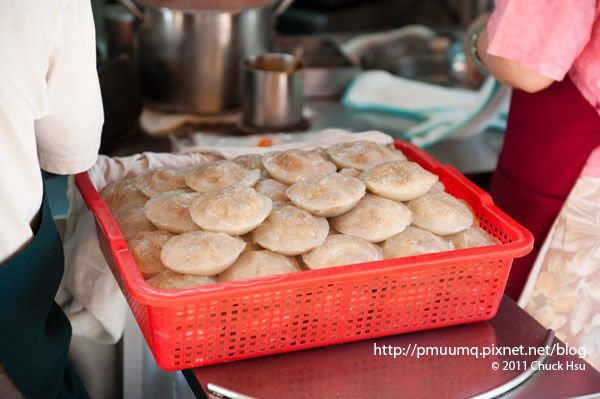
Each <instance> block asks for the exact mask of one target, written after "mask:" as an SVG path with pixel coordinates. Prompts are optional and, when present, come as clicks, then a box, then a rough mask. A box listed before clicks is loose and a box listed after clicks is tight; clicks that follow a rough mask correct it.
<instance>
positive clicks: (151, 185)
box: [136, 168, 187, 197]
mask: <svg viewBox="0 0 600 399" xmlns="http://www.w3.org/2000/svg"><path fill="white" fill-rule="evenodd" d="M186 173H187V169H172V168H154V169H149V170H147V171H145V172H144V173H142V174H140V175H139V176H138V177H137V178H136V184H137V186H138V187H139V188H140V190H141V191H142V192H143V193H144V194H146V195H147V196H148V197H153V196H155V195H156V194H159V193H165V192H168V191H177V190H184V189H185V188H187V186H186V184H185V175H186Z"/></svg>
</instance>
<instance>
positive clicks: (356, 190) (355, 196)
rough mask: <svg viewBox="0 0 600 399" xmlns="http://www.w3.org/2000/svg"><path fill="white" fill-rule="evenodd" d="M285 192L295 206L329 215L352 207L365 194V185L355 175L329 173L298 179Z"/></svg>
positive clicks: (313, 212)
mask: <svg viewBox="0 0 600 399" xmlns="http://www.w3.org/2000/svg"><path fill="white" fill-rule="evenodd" d="M285 194H286V195H287V196H288V198H289V199H290V200H291V201H292V202H293V203H294V205H296V206H297V207H299V208H302V209H306V210H307V211H309V212H311V213H312V214H314V215H318V216H324V217H331V216H337V215H341V214H342V213H344V212H347V211H349V210H350V209H352V208H353V207H354V206H355V205H356V204H357V203H358V201H360V199H361V198H362V197H363V196H364V195H365V185H364V183H363V182H361V181H360V180H359V179H357V178H355V177H352V176H348V175H343V174H341V173H331V174H328V175H322V176H317V177H313V178H310V179H304V180H300V181H299V182H297V183H294V184H293V185H291V186H290V187H289V188H288V189H287V190H286V191H285Z"/></svg>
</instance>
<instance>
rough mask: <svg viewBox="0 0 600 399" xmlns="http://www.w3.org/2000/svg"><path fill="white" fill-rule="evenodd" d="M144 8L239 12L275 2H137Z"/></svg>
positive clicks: (211, 0)
mask: <svg viewBox="0 0 600 399" xmlns="http://www.w3.org/2000/svg"><path fill="white" fill-rule="evenodd" d="M137 2H138V3H139V4H140V5H142V6H149V7H164V8H175V9H183V10H237V9H245V8H255V7H262V6H265V5H269V4H273V3H274V1H273V0H137Z"/></svg>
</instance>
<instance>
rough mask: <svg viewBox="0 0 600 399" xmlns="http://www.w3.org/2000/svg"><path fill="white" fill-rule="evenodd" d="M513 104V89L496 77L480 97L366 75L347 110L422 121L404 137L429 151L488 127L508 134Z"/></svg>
mask: <svg viewBox="0 0 600 399" xmlns="http://www.w3.org/2000/svg"><path fill="white" fill-rule="evenodd" d="M507 100H508V89H507V88H505V87H503V86H502V85H501V84H500V83H498V82H497V81H496V80H495V79H494V78H493V77H489V78H487V79H486V81H485V82H484V83H483V85H482V86H481V88H480V89H479V90H477V91H474V90H467V89H459V88H451V87H443V86H439V85H434V84H428V83H422V82H417V81H414V80H410V79H405V78H402V77H399V76H394V75H392V74H390V73H388V72H385V71H366V72H363V73H361V74H359V75H358V76H357V77H356V78H355V79H354V81H353V82H352V83H351V84H350V86H349V87H348V89H347V90H346V93H345V94H344V97H343V98H342V104H343V105H344V106H346V107H349V108H352V109H356V110H362V111H371V112H378V113H385V114H389V115H396V116H399V117H408V118H412V119H415V120H418V121H420V123H419V124H417V125H416V126H413V127H412V128H410V129H408V130H407V131H406V132H404V137H403V138H405V139H407V140H410V141H411V142H413V143H414V144H416V145H418V146H421V147H427V146H430V145H432V144H435V143H437V142H438V141H440V140H442V139H444V138H447V137H451V136H454V137H466V136H469V135H472V134H476V133H479V132H481V131H483V130H484V129H485V128H486V127H488V126H493V127H496V128H500V129H502V128H504V127H505V119H504V115H505V113H506V109H507V106H508V101H507Z"/></svg>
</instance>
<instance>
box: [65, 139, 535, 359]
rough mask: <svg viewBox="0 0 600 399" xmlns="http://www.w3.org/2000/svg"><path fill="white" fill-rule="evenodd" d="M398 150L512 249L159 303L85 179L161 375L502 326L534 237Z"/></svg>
mask: <svg viewBox="0 0 600 399" xmlns="http://www.w3.org/2000/svg"><path fill="white" fill-rule="evenodd" d="M395 146H396V148H398V149H400V150H401V151H402V152H404V154H405V155H406V156H407V157H408V159H409V160H412V161H415V162H417V163H419V164H420V165H421V166H422V167H424V168H425V169H427V170H429V171H431V172H432V173H435V174H437V175H438V176H439V177H440V180H441V182H442V183H443V184H444V185H445V187H446V191H447V192H449V193H450V194H452V195H454V196H455V197H457V198H460V199H463V200H464V201H466V202H467V203H468V204H469V205H470V206H471V208H472V210H473V212H474V214H475V216H476V218H477V220H478V221H479V225H480V226H481V227H482V228H483V229H485V230H486V231H488V232H489V233H490V234H492V235H493V236H495V237H496V238H497V239H498V240H499V241H500V242H501V244H498V245H494V246H488V247H481V248H470V249H463V250H456V251H452V252H442V253H435V254H430V255H420V256H412V257H407V258H401V259H387V260H383V261H378V262H370V263H361V264H355V265H348V266H341V267H334V268H328V269H321V270H312V271H304V272H299V273H292V274H288V275H280V276H270V277H263V278H259V279H253V280H247V281H234V282H229V283H224V284H215V285H212V286H203V287H196V288H190V289H185V290H177V291H160V290H157V289H155V288H153V287H151V286H149V285H148V284H146V283H145V281H144V279H143V278H142V276H141V274H140V273H139V271H138V268H137V266H136V264H135V262H134V260H133V258H132V256H131V254H130V253H129V250H128V248H127V244H126V242H125V239H124V238H123V235H122V234H121V231H120V230H119V228H118V226H117V224H116V223H115V221H114V219H113V218H112V216H111V214H110V211H109V210H108V208H107V206H106V204H105V203H104V202H103V201H102V199H101V198H100V196H99V194H98V192H97V191H96V189H95V188H94V186H93V185H92V183H91V181H90V179H89V177H88V175H87V173H81V174H78V175H77V176H76V177H75V181H76V184H77V187H78V188H79V191H80V192H81V194H82V196H83V198H84V200H85V202H86V204H87V206H88V207H89V209H90V210H91V211H92V212H93V213H94V215H95V218H96V222H97V223H96V226H97V232H98V240H99V242H100V248H101V249H102V252H103V253H104V256H105V258H106V260H107V262H108V265H109V266H110V268H111V270H112V272H113V274H114V275H115V278H116V279H117V282H118V283H119V285H120V287H121V289H122V291H123V294H124V295H125V297H126V298H127V301H128V303H129V306H130V307H131V310H132V311H133V314H134V316H135V318H136V320H137V323H138V324H139V326H140V329H141V330H142V333H143V334H144V337H145V339H146V341H147V343H148V346H149V347H150V349H151V351H152V353H153V354H154V357H155V359H156V361H157V363H158V364H159V366H160V367H162V368H163V369H165V370H181V369H187V368H192V367H197V366H204V365H209V364H215V363H222V362H228V361H234V360H240V359H245V358H251V357H258V356H265V355H271V354H276V353H283V352H289V351H294V350H301V349H307V348H312V347H317V346H324V345H331V344H338V343H343V342H349V341H355V340H362V339H367V338H374V337H380V336H385V335H393V334H400V333H405V332H410V331H418V330H428V329H433V328H439V327H445V326H450V325H455V324H464V323H471V322H476V321H482V320H487V319H490V318H492V317H494V315H495V314H496V312H497V311H498V306H499V304H500V301H501V299H502V294H503V292H504V287H505V285H506V280H507V278H508V273H509V271H510V267H511V264H512V260H513V259H514V258H516V257H520V256H524V255H526V254H527V253H528V252H529V251H530V250H531V248H532V246H533V238H532V236H531V234H530V233H529V232H528V231H527V230H526V229H525V228H523V227H522V226H520V225H519V224H518V223H516V222H515V221H514V220H513V219H511V218H510V217H509V216H507V215H506V214H505V213H504V212H502V211H501V210H500V209H498V208H497V207H496V206H495V205H494V204H493V202H492V200H491V197H490V196H489V195H488V194H487V193H485V192H484V191H482V190H480V189H479V188H478V187H477V186H475V185H474V184H473V183H471V182H470V181H469V180H467V179H466V178H465V177H464V176H462V175H461V174H460V173H459V172H458V171H456V170H455V169H454V168H452V167H448V166H443V165H440V164H439V163H438V162H437V161H435V160H434V159H433V158H431V157H430V156H429V155H428V154H426V153H425V152H424V151H422V150H420V149H419V148H417V147H415V146H413V145H411V144H409V143H405V142H401V141H397V142H395Z"/></svg>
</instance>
